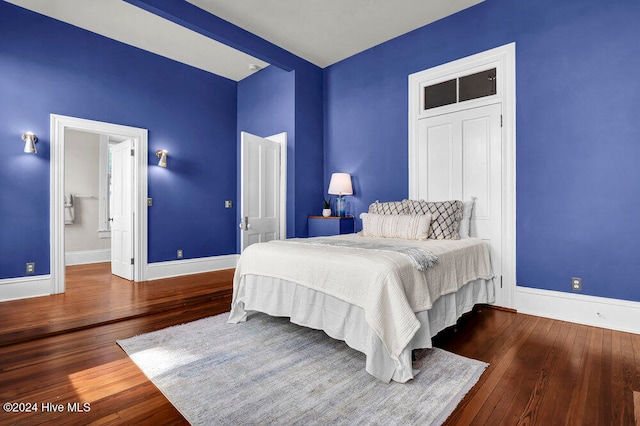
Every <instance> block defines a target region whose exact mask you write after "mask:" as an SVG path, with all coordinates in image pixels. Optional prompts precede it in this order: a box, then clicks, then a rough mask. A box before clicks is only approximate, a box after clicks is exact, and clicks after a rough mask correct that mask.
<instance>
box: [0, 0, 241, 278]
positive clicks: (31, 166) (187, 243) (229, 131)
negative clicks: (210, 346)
mask: <svg viewBox="0 0 640 426" xmlns="http://www.w3.org/2000/svg"><path fill="white" fill-rule="evenodd" d="M25 28H28V30H25ZM236 87H237V84H236V83H235V82H233V81H230V80H227V79H224V78H221V77H217V76H214V75H212V74H210V73H207V72H204V71H201V70H198V69H195V68H192V67H189V66H187V65H183V64H180V63H177V62H174V61H172V60H169V59H166V58H162V57H160V56H157V55H154V54H151V53H148V52H145V51H142V50H139V49H136V48H133V47H130V46H127V45H124V44H121V43H119V42H116V41H113V40H109V39H107V38H104V37H101V36H98V35H96V34H93V33H90V32H88V31H84V30H81V29H78V28H76V27H73V26H70V25H67V24H64V23H61V22H59V21H56V20H53V19H50V18H47V17H43V16H41V15H38V14H35V13H32V12H29V11H27V10H24V9H21V8H18V7H16V6H13V5H11V4H8V3H6V2H0V146H1V147H2V153H3V166H2V167H0V278H13V277H19V276H23V275H24V269H25V263H26V262H32V261H35V262H36V275H40V274H47V273H49V114H50V113H55V114H62V115H69V116H75V117H81V118H86V119H91V120H98V121H105V122H110V123H117V124H123V125H128V126H134V127H142V128H146V129H149V153H148V156H149V164H150V167H149V196H150V197H153V207H151V208H150V209H149V230H148V232H149V262H159V261H164V260H172V259H175V258H176V250H177V249H182V250H184V256H185V258H195V257H205V256H214V255H222V254H229V253H235V252H236V244H235V243H236V235H235V234H236V229H237V225H236V217H235V216H236V212H235V209H225V208H224V200H225V199H231V200H235V197H236V180H235V179H234V178H231V179H230V178H229V177H230V176H232V177H233V176H236V109H237V108H236V103H237V101H236ZM27 130H31V131H33V132H34V133H36V135H38V137H39V141H38V143H37V145H36V146H37V149H38V153H37V154H36V155H31V154H25V153H23V152H22V149H23V147H24V145H23V143H22V142H21V139H20V136H21V134H22V133H23V132H25V131H27ZM161 148H162V149H167V150H168V151H169V166H168V168H166V169H162V168H159V167H155V166H154V164H156V163H157V158H156V157H155V151H156V150H157V149H161Z"/></svg>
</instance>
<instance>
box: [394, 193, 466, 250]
mask: <svg viewBox="0 0 640 426" xmlns="http://www.w3.org/2000/svg"><path fill="white" fill-rule="evenodd" d="M404 202H405V206H406V209H407V214H427V213H430V214H431V215H432V216H433V218H432V220H431V231H430V232H429V239H431V240H459V239H460V222H461V221H462V213H463V211H464V203H463V202H462V201H459V200H455V201H424V200H405V201H404Z"/></svg>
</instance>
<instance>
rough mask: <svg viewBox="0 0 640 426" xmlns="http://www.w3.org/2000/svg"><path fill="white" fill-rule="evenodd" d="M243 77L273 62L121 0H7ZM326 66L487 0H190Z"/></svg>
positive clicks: (216, 71)
mask: <svg viewBox="0 0 640 426" xmlns="http://www.w3.org/2000/svg"><path fill="white" fill-rule="evenodd" d="M6 1H8V2H9V3H13V4H15V5H18V6H21V7H24V8H26V9H29V10H32V11H34V12H37V13H40V14H43V15H46V16H50V17H52V18H54V19H57V20H60V21H63V22H67V23H69V24H71V25H74V26H77V27H80V28H84V29H86V30H89V31H91V32H94V33H97V34H100V35H103V36H105V37H109V38H111V39H114V40H118V41H120V42H122V43H126V44H129V45H131V46H135V47H138V48H140V49H144V50H147V51H149V52H153V53H156V54H158V55H161V56H164V57H167V58H170V59H173V60H176V61H179V62H182V63H185V64H188V65H191V66H194V67H196V68H200V69H202V70H205V71H209V72H211V73H214V74H218V75H221V76H223V77H226V78H229V79H232V80H235V81H239V80H242V79H243V78H245V77H247V76H249V75H250V74H252V73H253V72H255V71H252V70H250V69H249V64H257V65H259V66H260V67H261V68H263V67H265V66H268V63H266V62H264V61H261V60H259V59H257V58H254V57H251V56H250V55H247V54H245V53H242V52H240V51H237V50H235V49H232V48H230V47H228V46H226V45H224V44H221V43H219V42H217V41H215V40H212V39H209V38H207V37H205V36H203V35H201V34H199V33H197V32H194V31H191V30H189V29H187V28H184V27H181V26H180V25H178V24H175V23H173V22H171V21H169V20H166V19H164V18H161V17H159V16H156V15H154V14H152V13H150V12H147V11H145V10H142V9H140V8H137V7H135V6H133V5H131V4H129V3H127V2H125V1H122V0H89V1H87V0H47V1H43V0H6ZM187 1H189V2H190V3H192V4H194V5H195V6H197V7H199V8H201V9H203V10H205V11H208V12H210V13H213V14H214V15H216V16H218V17H220V18H222V19H224V20H227V21H229V22H231V23H233V24H235V25H237V26H239V27H241V28H243V29H245V30H247V31H249V32H251V33H253V34H256V35H258V36H260V37H262V38H264V39H265V40H268V41H270V42H272V43H274V44H276V45H278V46H280V47H282V48H284V49H286V50H288V51H290V52H292V53H294V54H296V55H298V56H300V57H302V58H304V59H306V60H308V61H309V62H312V63H314V64H316V65H318V66H320V67H322V68H324V67H326V66H329V65H331V64H334V63H336V62H338V61H340V60H342V59H345V58H348V57H349V56H352V55H354V54H356V53H359V52H361V51H363V50H366V49H368V48H370V47H373V46H376V45H378V44H380V43H383V42H385V41H387V40H390V39H392V38H394V37H397V36H399V35H402V34H404V33H407V32H409V31H412V30H414V29H416V28H420V27H422V26H424V25H427V24H429V23H431V22H434V21H436V20H438V19H441V18H443V17H445V16H448V15H451V14H453V13H456V12H458V11H460V10H463V9H466V8H467V7H470V6H473V5H475V4H477V3H480V2H482V1H484V0H402V1H390V0H235V1H229V0H187Z"/></svg>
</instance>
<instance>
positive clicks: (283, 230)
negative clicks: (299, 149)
mask: <svg viewBox="0 0 640 426" xmlns="http://www.w3.org/2000/svg"><path fill="white" fill-rule="evenodd" d="M265 139H269V140H270V141H274V142H278V143H279V144H280V239H281V240H285V239H286V238H287V132H282V133H278V134H277V135H273V136H267V137H266V138H265Z"/></svg>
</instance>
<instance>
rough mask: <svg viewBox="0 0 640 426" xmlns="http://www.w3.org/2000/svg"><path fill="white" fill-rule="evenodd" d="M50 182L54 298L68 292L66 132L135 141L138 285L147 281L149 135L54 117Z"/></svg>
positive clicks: (123, 128) (135, 234)
mask: <svg viewBox="0 0 640 426" xmlns="http://www.w3.org/2000/svg"><path fill="white" fill-rule="evenodd" d="M50 120H51V131H50V135H51V157H50V158H51V160H50V161H51V179H50V191H49V193H50V203H49V211H50V224H49V228H50V242H51V246H50V268H51V294H55V293H64V291H65V254H64V167H65V164H64V148H65V137H64V134H65V130H66V129H73V130H80V131H85V132H93V133H100V134H109V135H116V136H122V137H125V138H131V139H132V140H133V147H134V149H133V150H134V155H133V158H134V159H133V161H134V166H133V180H134V182H133V191H134V195H133V206H132V207H133V208H132V210H133V215H134V228H135V230H134V249H133V253H134V258H135V266H134V275H133V280H134V281H146V278H147V277H146V268H147V232H148V230H147V151H148V148H147V145H148V131H147V129H140V128H136V127H129V126H122V125H119V124H111V123H103V122H100V121H93V120H86V119H82V118H76V117H68V116H64V115H58V114H51V118H50Z"/></svg>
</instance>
